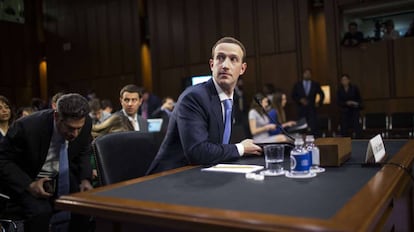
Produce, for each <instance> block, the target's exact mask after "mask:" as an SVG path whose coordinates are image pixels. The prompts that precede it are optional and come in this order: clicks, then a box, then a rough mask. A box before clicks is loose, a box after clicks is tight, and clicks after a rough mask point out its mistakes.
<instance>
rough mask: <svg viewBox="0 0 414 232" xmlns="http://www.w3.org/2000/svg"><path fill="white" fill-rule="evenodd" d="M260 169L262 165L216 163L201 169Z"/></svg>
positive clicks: (233, 171) (215, 170) (231, 170)
mask: <svg viewBox="0 0 414 232" xmlns="http://www.w3.org/2000/svg"><path fill="white" fill-rule="evenodd" d="M260 169H263V166H260V165H246V164H217V165H214V166H212V167H209V168H203V169H201V171H211V172H232V173H249V172H254V171H258V170H260Z"/></svg>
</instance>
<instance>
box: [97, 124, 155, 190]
mask: <svg viewBox="0 0 414 232" xmlns="http://www.w3.org/2000/svg"><path fill="white" fill-rule="evenodd" d="M93 150H94V157H95V160H96V168H97V171H98V177H99V182H100V184H101V185H108V184H112V183H116V182H120V181H124V180H129V179H133V178H137V177H141V176H144V175H145V173H146V171H147V169H148V168H149V166H150V164H151V162H152V160H153V159H154V158H155V155H156V154H157V151H158V143H157V141H156V138H155V134H153V133H150V132H137V131H128V132H119V133H111V134H107V135H104V136H101V137H98V138H96V139H95V141H94V142H93Z"/></svg>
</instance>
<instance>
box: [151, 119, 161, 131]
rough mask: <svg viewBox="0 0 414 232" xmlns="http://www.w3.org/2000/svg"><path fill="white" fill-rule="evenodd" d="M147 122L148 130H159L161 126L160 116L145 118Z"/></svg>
mask: <svg viewBox="0 0 414 232" xmlns="http://www.w3.org/2000/svg"><path fill="white" fill-rule="evenodd" d="M147 122H148V132H160V131H161V126H162V122H163V120H162V118H150V119H147Z"/></svg>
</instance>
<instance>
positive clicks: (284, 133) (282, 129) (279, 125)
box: [254, 97, 295, 141]
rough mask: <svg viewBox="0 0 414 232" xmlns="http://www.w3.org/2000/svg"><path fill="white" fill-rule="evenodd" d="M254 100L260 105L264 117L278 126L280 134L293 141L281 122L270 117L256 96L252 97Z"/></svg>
mask: <svg viewBox="0 0 414 232" xmlns="http://www.w3.org/2000/svg"><path fill="white" fill-rule="evenodd" d="M254 100H255V101H256V103H257V104H258V105H259V106H260V109H262V111H263V113H264V114H265V115H266V117H267V118H268V119H269V120H270V122H271V123H273V124H275V125H276V126H277V127H279V128H280V130H281V131H282V134H283V135H285V136H286V137H288V138H289V139H291V140H292V141H295V139H294V138H293V137H292V136H291V135H289V133H288V132H287V131H286V130H285V128H283V126H282V124H281V123H280V122H279V121H277V120H274V119H273V118H271V117H270V116H269V115H268V114H267V111H266V109H265V108H264V107H263V106H262V104H260V100H259V99H258V98H257V97H255V98H254Z"/></svg>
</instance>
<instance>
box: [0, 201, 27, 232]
mask: <svg viewBox="0 0 414 232" xmlns="http://www.w3.org/2000/svg"><path fill="white" fill-rule="evenodd" d="M22 218H23V216H22V215H21V214H20V208H18V207H17V206H16V204H14V203H12V202H11V200H10V197H9V196H8V195H6V194H3V193H0V232H18V231H23V227H24V225H23V223H24V221H23V219H22Z"/></svg>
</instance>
